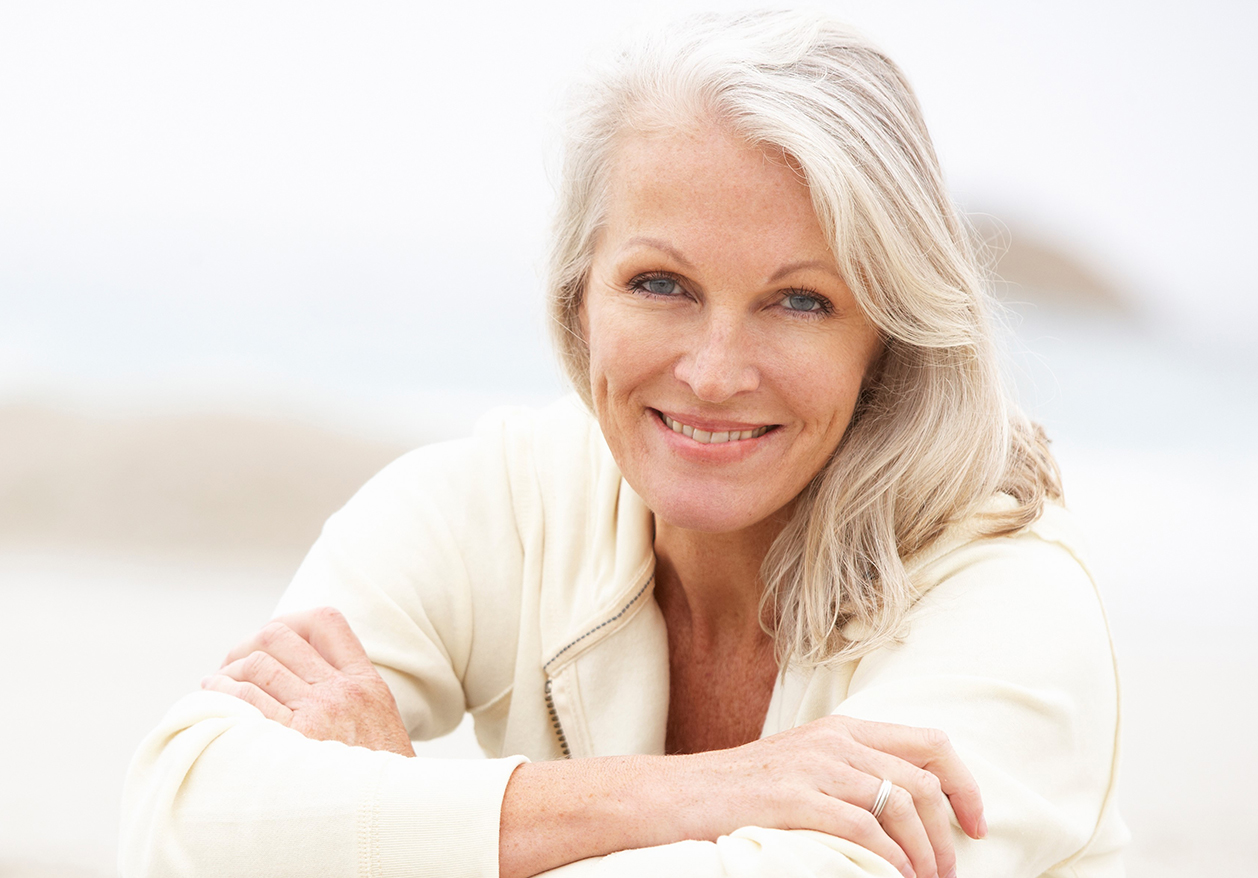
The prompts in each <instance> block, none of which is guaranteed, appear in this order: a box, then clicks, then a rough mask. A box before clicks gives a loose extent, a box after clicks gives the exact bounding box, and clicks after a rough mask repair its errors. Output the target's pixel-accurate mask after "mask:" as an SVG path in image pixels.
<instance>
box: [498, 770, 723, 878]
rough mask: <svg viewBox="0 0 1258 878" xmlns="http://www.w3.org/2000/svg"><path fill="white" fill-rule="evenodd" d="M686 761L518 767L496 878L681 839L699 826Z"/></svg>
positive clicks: (701, 830) (695, 834) (696, 833)
mask: <svg viewBox="0 0 1258 878" xmlns="http://www.w3.org/2000/svg"><path fill="white" fill-rule="evenodd" d="M694 761H695V760H694V758H692V757H684V756H611V757H603V758H598V759H577V760H565V761H561V762H537V763H527V764H524V765H521V766H519V767H518V768H517V769H516V770H515V772H514V774H512V776H511V781H510V782H509V783H508V784H507V789H506V795H505V796H504V798H503V802H502V812H501V827H500V831H499V870H500V875H501V876H502V878H524V876H529V875H536V874H538V873H540V872H544V871H547V870H549V869H553V868H556V867H558V866H561V865H564V864H566V863H572V862H575V861H577V860H584V859H587V858H590V857H597V856H602V855H605V854H610V853H614V852H616V851H622V850H628V849H632V848H644V847H654V846H658V845H666V844H670V843H672V842H677V841H682V840H686V839H709V838H710V839H715V837H716V833H714V832H711V831H710V830H709V829H708V827H706V826H705V825H703V822H702V820H701V819H700V818H701V815H702V810H701V809H699V808H697V807H696V806H697V805H698V804H699V803H698V802H696V801H691V800H692V799H693V798H694V795H695V794H694V792H693V790H694V789H695V785H692V784H687V782H686V780H685V777H686V775H687V774H688V773H689V772H690V771H692V770H693V768H694V766H693V765H692V763H693V762H694Z"/></svg>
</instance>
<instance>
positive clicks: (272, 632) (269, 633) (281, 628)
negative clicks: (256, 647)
mask: <svg viewBox="0 0 1258 878" xmlns="http://www.w3.org/2000/svg"><path fill="white" fill-rule="evenodd" d="M287 631H288V626H287V625H285V624H284V623H283V622H267V623H266V624H265V625H263V626H262V630H261V631H259V632H258V642H259V643H261V644H262V645H263V646H270V645H272V644H274V643H276V642H277V641H279V640H280V638H282V637H283V636H284V634H285V632H287Z"/></svg>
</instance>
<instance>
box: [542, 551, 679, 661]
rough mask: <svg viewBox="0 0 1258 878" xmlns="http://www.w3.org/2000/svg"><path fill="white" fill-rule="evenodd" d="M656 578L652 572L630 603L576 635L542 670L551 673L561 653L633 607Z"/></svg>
mask: <svg viewBox="0 0 1258 878" xmlns="http://www.w3.org/2000/svg"><path fill="white" fill-rule="evenodd" d="M654 580H655V574H654V573H652V574H651V575H650V576H648V577H647V580H646V582H644V583H642V587H641V588H639V589H638V591H637V592H636V593H635V594H634V596H633V597H631V598H630V599H629V602H628V603H626V604H625V605H624V606H623V607H621V608H620V611H619V612H618V613H616V615H614V616H611V617H610V618H607V619H604V620H603V621H602V622H600V623H599V624H597V625H595V626H594V627H593V628H591V629H590V630H589V631H586V632H585V633H584V634H582V635H580V636H579V637H576V638H574V639H573V640H571V641H569V643H568V644H567V645H566V646H564V647H563V648H562V649H560V650H559V652H557V653H555V654H554V655H553V656H551V657H550V659H549V660H548V661H547V662H546V663H545V664H544V665H542V670H543V671H546V673H547V675H549V674H550V666H551V665H553V664H554V663H555V662H556V661H558V660H559V657H560V656H561V655H563V654H564V653H565V652H567V651H568V650H570V649H572V648H573V647H574V646H576V645H577V644H578V643H580V642H581V641H582V640H585V639H586V638H587V637H589V636H591V635H593V634H597V633H598V632H599V631H601V630H603V629H604V628H606V627H607V626H608V625H610V624H612V623H613V622H615V621H616V620H617V619H619V618H620V617H621V616H623V615H624V614H625V613H627V612H629V609H630V607H632V606H633V605H634V604H636V603H637V602H638V598H640V597H642V595H643V594H645V593H646V590H647V588H648V587H649V586H650V585H651V583H652V582H653V581H654Z"/></svg>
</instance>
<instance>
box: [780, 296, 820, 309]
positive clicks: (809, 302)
mask: <svg viewBox="0 0 1258 878" xmlns="http://www.w3.org/2000/svg"><path fill="white" fill-rule="evenodd" d="M784 304H785V305H786V307H787V310H790V311H821V310H822V309H823V308H824V307H825V306H824V305H822V304H821V300H819V299H818V298H817V297H816V296H809V295H805V294H804V293H794V294H793V295H790V296H787V297H786V299H785V302H784Z"/></svg>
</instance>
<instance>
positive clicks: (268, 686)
mask: <svg viewBox="0 0 1258 878" xmlns="http://www.w3.org/2000/svg"><path fill="white" fill-rule="evenodd" d="M218 673H219V675H221V676H224V677H231V678H232V679H233V680H239V681H240V682H242V683H252V684H253V685H255V686H257V687H258V688H259V689H261V690H262V691H263V692H265V693H266V694H267V695H269V696H271V697H272V698H274V699H275V700H276V701H278V702H279V703H280V704H283V705H285V706H287V707H292V706H294V705H296V703H297V702H298V701H300V700H301V699H302V698H303V697H304V696H306V695H307V694H308V693H309V691H310V684H309V683H307V682H306V681H305V680H303V679H302V678H301V677H298V676H297V675H296V674H294V673H293V672H292V671H290V670H289V669H288V668H287V667H285V666H284V664H283V663H282V662H280V661H279V660H278V659H276V658H275V656H273V655H271V654H270V653H267V652H262V650H255V651H254V652H251V653H249V654H248V655H247V656H245V657H244V658H242V659H236V661H234V662H232V663H231V664H228V665H224V666H223V667H222V668H220V669H219V672H218Z"/></svg>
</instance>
